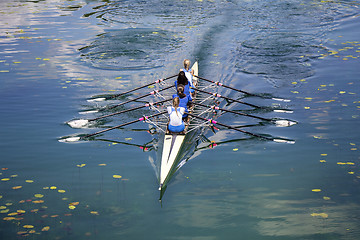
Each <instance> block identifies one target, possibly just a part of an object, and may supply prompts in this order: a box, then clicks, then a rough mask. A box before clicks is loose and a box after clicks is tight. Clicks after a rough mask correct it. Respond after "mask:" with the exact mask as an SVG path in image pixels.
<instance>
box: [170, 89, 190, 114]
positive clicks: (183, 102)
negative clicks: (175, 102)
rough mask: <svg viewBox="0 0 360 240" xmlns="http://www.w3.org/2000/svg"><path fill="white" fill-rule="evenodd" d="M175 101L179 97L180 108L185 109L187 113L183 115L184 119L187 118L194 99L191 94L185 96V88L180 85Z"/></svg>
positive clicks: (174, 96)
mask: <svg viewBox="0 0 360 240" xmlns="http://www.w3.org/2000/svg"><path fill="white" fill-rule="evenodd" d="M172 97H173V99H174V98H176V97H178V98H179V100H180V103H179V107H183V108H185V113H184V115H183V118H184V119H185V118H187V116H188V115H187V114H186V113H187V112H188V106H191V105H192V98H191V95H190V94H185V87H184V85H182V84H179V85H178V86H177V94H174V95H173V96H172Z"/></svg>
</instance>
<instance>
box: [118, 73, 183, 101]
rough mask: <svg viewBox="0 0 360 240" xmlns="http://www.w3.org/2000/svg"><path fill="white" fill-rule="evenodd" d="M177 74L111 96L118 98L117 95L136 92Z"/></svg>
mask: <svg viewBox="0 0 360 240" xmlns="http://www.w3.org/2000/svg"><path fill="white" fill-rule="evenodd" d="M176 76H177V74H176V75H173V76H170V77H166V78H162V79H158V80H156V81H155V82H152V83H149V84H146V85H143V86H140V87H136V88H134V89H131V90H129V91H126V92H123V93H119V94H116V95H114V96H112V97H111V98H116V97H120V96H122V95H125V94H128V93H131V92H135V91H137V90H139V89H142V88H146V87H148V86H151V85H153V84H156V83H161V82H163V81H166V80H168V79H171V78H174V77H176Z"/></svg>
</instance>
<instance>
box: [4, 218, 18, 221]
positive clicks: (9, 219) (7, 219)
mask: <svg viewBox="0 0 360 240" xmlns="http://www.w3.org/2000/svg"><path fill="white" fill-rule="evenodd" d="M3 220H5V221H11V220H15V218H14V217H4V218H3Z"/></svg>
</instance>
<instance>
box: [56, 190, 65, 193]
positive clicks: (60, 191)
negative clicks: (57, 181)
mask: <svg viewBox="0 0 360 240" xmlns="http://www.w3.org/2000/svg"><path fill="white" fill-rule="evenodd" d="M58 192H59V193H64V192H66V191H65V190H61V189H59V190H58Z"/></svg>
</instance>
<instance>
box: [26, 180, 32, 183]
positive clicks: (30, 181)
mask: <svg viewBox="0 0 360 240" xmlns="http://www.w3.org/2000/svg"><path fill="white" fill-rule="evenodd" d="M25 182H27V183H33V182H34V180H25Z"/></svg>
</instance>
